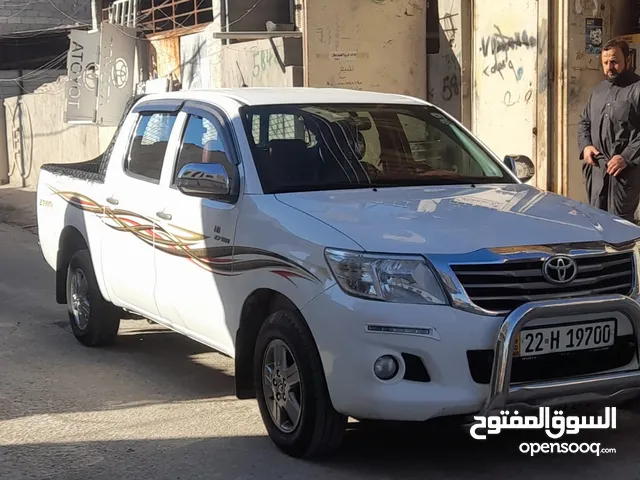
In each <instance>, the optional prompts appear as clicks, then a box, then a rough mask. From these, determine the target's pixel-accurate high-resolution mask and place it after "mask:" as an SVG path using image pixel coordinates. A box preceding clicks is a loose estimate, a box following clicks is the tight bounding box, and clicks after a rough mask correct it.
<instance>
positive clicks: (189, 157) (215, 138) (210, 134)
mask: <svg viewBox="0 0 640 480" xmlns="http://www.w3.org/2000/svg"><path fill="white" fill-rule="evenodd" d="M228 161H229V160H228V157H227V153H226V150H225V147H224V144H223V143H222V137H221V136H220V134H219V132H218V127H217V126H216V125H214V124H213V123H212V122H211V121H209V120H208V119H207V118H204V117H200V116H198V115H189V119H188V120H187V127H186V128H185V131H184V135H183V137H182V144H181V145H180V154H179V155H178V160H177V162H176V167H175V169H174V170H173V180H172V182H171V185H175V182H176V178H177V177H178V173H180V170H182V167H184V166H185V165H187V164H189V163H210V162H218V163H227V162H228Z"/></svg>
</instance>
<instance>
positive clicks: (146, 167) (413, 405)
mask: <svg viewBox="0 0 640 480" xmlns="http://www.w3.org/2000/svg"><path fill="white" fill-rule="evenodd" d="M514 153H517V152H514ZM533 175H534V165H533V163H532V161H531V160H530V159H528V158H527V157H524V156H521V155H509V156H507V157H505V158H498V157H497V156H496V154H494V153H493V152H492V151H491V150H490V149H489V148H487V146H486V145H484V144H483V143H482V142H481V141H480V140H479V139H478V138H476V137H475V136H474V135H472V134H471V133H470V132H469V131H468V130H467V129H465V128H464V127H463V126H462V125H461V124H460V123H459V122H458V121H457V120H455V119H454V118H452V117H451V116H450V115H449V114H447V113H446V112H445V111H443V110H441V109H440V108H438V107H436V106H434V105H431V104H429V103H427V102H424V101H422V100H419V99H416V98H411V97H407V96H403V95H394V94H383V93H374V92H360V91H353V90H340V89H330V88H319V89H313V88H243V89H229V90H225V89H221V90H211V91H184V92H171V93H162V94H150V95H144V96H136V97H133V98H132V99H131V101H130V102H129V104H128V105H127V107H126V110H125V113H124V115H123V118H122V121H121V123H120V125H119V126H118V128H117V131H116V133H115V135H114V137H113V140H112V142H111V144H110V145H109V147H108V149H107V150H106V151H105V152H104V154H103V155H101V156H100V157H98V158H96V159H93V160H90V161H84V162H80V163H76V164H59V163H58V164H56V163H51V164H47V165H45V166H43V167H42V171H41V174H40V177H39V185H38V191H37V197H38V210H37V215H38V233H39V237H40V245H41V248H42V253H43V255H44V258H45V260H46V262H47V263H48V264H49V266H50V267H51V268H52V269H53V270H54V271H55V272H56V276H55V278H56V284H55V292H56V300H57V302H58V303H60V304H66V305H67V307H68V315H69V321H70V324H71V328H72V330H73V334H74V335H75V337H76V338H77V340H78V341H79V342H81V343H82V344H84V345H87V346H106V345H109V344H112V343H113V342H115V341H117V335H118V330H119V327H120V321H121V320H120V319H121V318H130V317H125V315H127V314H129V313H130V314H134V315H135V316H139V317H142V318H146V319H149V320H151V321H153V322H156V323H158V324H161V325H164V326H166V327H168V328H169V329H172V330H174V331H176V332H179V333H180V334H183V335H185V336H187V337H189V338H191V339H193V340H195V341H197V342H201V343H202V344H204V345H207V346H208V347H210V348H212V349H214V350H217V351H219V352H222V353H223V354H226V355H228V356H230V357H232V358H233V359H234V362H235V395H236V396H237V397H238V398H241V399H248V398H256V400H257V403H258V405H259V410H260V412H261V415H262V419H263V421H264V424H265V427H266V429H267V431H268V434H269V436H270V438H271V439H272V440H273V442H274V443H275V444H276V445H277V446H278V447H279V448H280V449H281V450H282V451H284V452H286V453H287V454H289V455H292V456H295V457H313V456H317V455H321V454H327V453H329V452H332V451H334V450H335V449H336V448H337V447H338V446H339V445H340V443H341V440H342V438H343V436H344V433H345V430H346V427H347V420H348V419H349V417H351V418H354V419H357V420H360V421H369V420H374V421H375V420H383V421H384V420H387V421H411V422H415V421H418V422H422V421H426V420H430V419H437V418H445V417H446V418H458V417H461V418H464V419H466V418H471V417H472V416H474V415H488V414H489V413H491V412H495V411H499V410H501V409H505V408H512V407H514V408H523V409H524V408H529V407H530V408H534V407H536V406H542V405H573V404H576V403H578V402H580V403H582V402H587V403H588V402H604V403H606V404H607V405H613V404H622V403H625V404H627V403H628V402H631V404H634V402H637V401H638V400H637V396H638V392H639V388H640V372H639V371H638V369H639V363H638V334H639V329H638V327H639V325H640V323H639V321H640V308H639V306H638V296H639V290H638V288H639V282H638V278H639V277H638V275H639V269H638V259H639V248H638V239H639V238H640V228H638V227H637V226H636V225H634V224H632V223H630V222H628V221H625V220H623V219H621V218H617V217H615V216H613V215H610V214H608V213H606V212H603V211H600V210H597V209H594V208H591V207H589V206H587V205H585V204H582V203H579V202H576V201H572V200H570V199H568V198H565V197H562V196H559V195H556V194H553V193H550V192H545V191H541V190H539V189H537V188H534V187H533V186H530V185H528V184H527V181H528V180H530V179H531V178H532V176H533Z"/></svg>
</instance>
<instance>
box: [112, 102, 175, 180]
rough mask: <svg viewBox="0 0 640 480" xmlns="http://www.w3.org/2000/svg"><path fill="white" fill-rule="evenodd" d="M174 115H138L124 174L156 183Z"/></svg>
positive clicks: (160, 171)
mask: <svg viewBox="0 0 640 480" xmlns="http://www.w3.org/2000/svg"><path fill="white" fill-rule="evenodd" d="M175 121H176V116H175V114H172V113H164V112H155V113H145V114H142V115H140V118H139V120H138V125H137V127H136V132H135V135H134V137H133V139H132V140H131V145H130V147H129V155H128V157H127V161H126V162H125V166H124V169H125V171H126V172H128V173H130V174H133V175H135V176H136V177H141V178H142V179H143V180H148V181H152V182H154V183H158V182H159V181H160V176H161V174H162V163H163V161H164V154H165V152H166V150H167V144H168V143H169V137H170V135H171V129H172V128H173V124H174V123H175Z"/></svg>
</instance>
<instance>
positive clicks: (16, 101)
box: [4, 77, 115, 188]
mask: <svg viewBox="0 0 640 480" xmlns="http://www.w3.org/2000/svg"><path fill="white" fill-rule="evenodd" d="M64 80H65V77H60V79H58V81H57V82H55V83H50V84H47V85H44V86H43V87H41V88H40V89H38V90H36V92H35V93H32V94H29V95H24V96H22V97H13V98H8V99H5V101H4V102H5V115H6V132H7V153H8V159H9V174H10V175H9V183H10V184H11V185H15V186H18V187H28V188H35V187H36V186H37V184H38V177H39V174H40V167H41V166H42V164H44V163H58V162H60V163H73V162H81V161H85V160H90V159H92V158H95V157H96V156H98V155H100V154H101V153H102V152H103V151H104V150H105V149H106V147H107V145H108V144H109V142H110V141H111V138H112V136H113V133H114V131H115V127H97V126H94V125H67V124H65V123H64V121H63V112H64V108H65V91H64Z"/></svg>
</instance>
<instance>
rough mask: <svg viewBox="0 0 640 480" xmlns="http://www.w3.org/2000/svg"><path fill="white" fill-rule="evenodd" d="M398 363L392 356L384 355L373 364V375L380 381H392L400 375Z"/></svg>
mask: <svg viewBox="0 0 640 480" xmlns="http://www.w3.org/2000/svg"><path fill="white" fill-rule="evenodd" d="M398 369H399V366H398V361H397V360H396V359H395V358H393V357H392V356H391V355H383V356H381V357H380V358H378V359H377V360H376V362H375V363H374V364H373V373H375V374H376V377H378V378H379V379H380V380H391V379H392V378H393V377H395V376H396V374H397V373H398Z"/></svg>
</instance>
